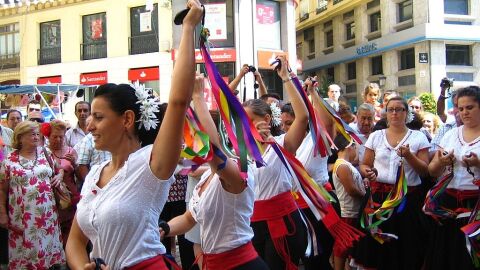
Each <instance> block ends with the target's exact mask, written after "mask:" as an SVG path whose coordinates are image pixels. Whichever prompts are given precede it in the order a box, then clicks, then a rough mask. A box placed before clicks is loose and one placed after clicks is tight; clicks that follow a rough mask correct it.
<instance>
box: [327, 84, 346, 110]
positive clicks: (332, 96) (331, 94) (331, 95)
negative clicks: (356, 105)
mask: <svg viewBox="0 0 480 270" xmlns="http://www.w3.org/2000/svg"><path fill="white" fill-rule="evenodd" d="M341 91H342V89H341V88H340V86H339V85H338V84H331V85H329V86H328V93H327V94H328V98H327V99H325V100H326V101H327V103H328V104H329V105H330V106H332V108H334V109H335V111H337V112H338V109H339V108H340V104H339V103H338V100H339V98H340V94H341Z"/></svg>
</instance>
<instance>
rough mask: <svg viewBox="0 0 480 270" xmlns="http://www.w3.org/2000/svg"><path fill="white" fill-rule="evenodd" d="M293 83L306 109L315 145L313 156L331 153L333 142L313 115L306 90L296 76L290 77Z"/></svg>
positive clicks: (313, 111) (323, 155) (318, 119)
mask: <svg viewBox="0 0 480 270" xmlns="http://www.w3.org/2000/svg"><path fill="white" fill-rule="evenodd" d="M292 82H293V85H295V88H296V89H297V91H298V93H300V96H301V97H302V101H303V103H305V106H306V107H307V110H308V115H309V118H308V125H309V127H310V130H311V131H312V132H311V136H312V139H313V142H314V145H315V150H314V152H313V153H314V156H316V155H317V154H320V156H321V157H326V156H330V155H331V154H332V150H331V148H332V147H331V146H332V144H333V141H332V139H331V138H330V135H328V132H327V131H326V129H325V128H324V125H323V123H322V122H321V120H320V118H319V117H317V116H316V115H315V110H314V108H313V105H312V102H310V100H309V99H308V96H307V92H306V91H305V89H303V88H302V84H301V83H300V80H298V78H297V77H293V78H292Z"/></svg>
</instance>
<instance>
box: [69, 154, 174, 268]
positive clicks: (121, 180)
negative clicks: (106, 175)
mask: <svg viewBox="0 0 480 270" xmlns="http://www.w3.org/2000/svg"><path fill="white" fill-rule="evenodd" d="M151 152H152V145H149V146H146V147H144V148H141V149H139V150H138V151H136V152H134V153H132V154H130V156H129V157H128V160H127V161H125V164H124V165H123V167H122V168H121V169H120V170H119V171H118V172H117V173H116V174H115V176H113V178H112V179H111V180H110V182H109V183H108V184H107V185H105V186H104V187H103V188H99V187H98V186H97V182H98V180H99V178H100V173H101V171H102V169H103V168H104V167H105V165H107V164H108V161H107V162H104V163H102V164H101V165H99V166H94V167H93V168H92V170H90V172H89V173H88V175H87V177H86V179H85V184H84V185H83V188H82V193H81V195H82V199H81V200H80V202H79V203H78V206H77V222H78V225H79V226H80V229H81V230H82V231H83V233H84V234H85V235H86V236H87V237H88V239H90V241H91V242H92V244H93V250H92V252H91V254H90V257H91V258H102V259H104V260H105V262H106V263H107V264H108V265H109V266H110V268H111V269H123V268H125V267H129V266H133V265H135V264H138V263H140V262H141V261H143V260H146V259H149V258H152V257H155V256H157V255H159V254H163V253H165V247H164V246H163V245H162V243H161V242H160V233H159V230H158V219H159V217H160V213H161V212H162V209H163V206H164V205H165V202H166V200H167V197H168V191H169V189H170V185H171V184H172V182H173V181H174V180H175V178H174V177H170V178H169V179H168V180H165V181H164V180H160V179H158V178H157V177H156V176H155V175H154V174H153V173H152V171H151V169H150V165H149V160H150V155H151Z"/></svg>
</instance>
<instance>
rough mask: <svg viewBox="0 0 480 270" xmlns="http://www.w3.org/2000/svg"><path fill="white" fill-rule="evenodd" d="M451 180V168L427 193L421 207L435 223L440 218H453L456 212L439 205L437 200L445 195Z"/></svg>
mask: <svg viewBox="0 0 480 270" xmlns="http://www.w3.org/2000/svg"><path fill="white" fill-rule="evenodd" d="M452 179H453V168H452V169H451V171H450V172H449V173H448V174H446V175H444V176H443V177H442V178H441V179H440V180H438V181H437V183H436V184H435V185H434V186H433V187H432V188H431V189H430V190H429V191H428V193H427V196H426V197H425V204H424V205H423V212H424V213H425V214H427V215H429V216H431V217H432V218H433V219H435V220H436V221H438V222H439V221H440V219H442V218H455V217H456V216H457V214H458V213H457V212H456V211H454V210H451V209H448V208H446V207H443V206H441V205H440V202H439V198H440V197H441V196H442V195H443V194H444V193H445V190H446V189H447V186H448V184H450V182H451V181H452Z"/></svg>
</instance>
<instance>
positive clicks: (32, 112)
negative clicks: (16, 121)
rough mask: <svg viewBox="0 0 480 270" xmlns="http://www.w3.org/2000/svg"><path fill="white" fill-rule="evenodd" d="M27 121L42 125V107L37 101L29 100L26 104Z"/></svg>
mask: <svg viewBox="0 0 480 270" xmlns="http://www.w3.org/2000/svg"><path fill="white" fill-rule="evenodd" d="M27 119H28V120H30V121H34V122H39V123H43V121H44V119H43V115H42V105H41V104H40V102H39V101H37V100H35V99H34V100H31V101H30V102H28V104H27Z"/></svg>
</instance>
